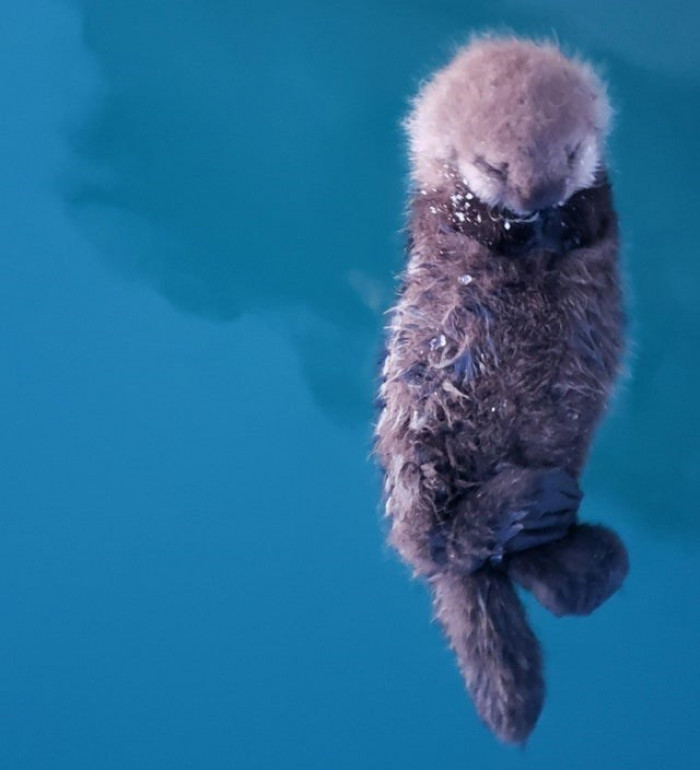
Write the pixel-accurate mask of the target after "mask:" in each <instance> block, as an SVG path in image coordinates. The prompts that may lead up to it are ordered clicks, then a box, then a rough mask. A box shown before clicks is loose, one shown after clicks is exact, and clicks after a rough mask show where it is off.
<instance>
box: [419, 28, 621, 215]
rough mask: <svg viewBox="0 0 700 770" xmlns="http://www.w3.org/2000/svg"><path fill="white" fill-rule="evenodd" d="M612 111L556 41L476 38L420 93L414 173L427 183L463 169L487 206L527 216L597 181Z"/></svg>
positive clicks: (595, 83) (591, 76) (436, 183)
mask: <svg viewBox="0 0 700 770" xmlns="http://www.w3.org/2000/svg"><path fill="white" fill-rule="evenodd" d="M609 117H610V107H609V104H608V101H607V98H606V95H605V88H604V86H603V84H602V82H601V81H600V80H599V79H598V78H597V76H596V75H595V73H594V72H593V71H592V70H591V69H590V68H589V67H588V66H587V65H585V64H583V63H580V62H576V61H574V60H571V59H567V58H566V57H565V56H564V55H563V54H562V53H561V52H560V51H559V50H558V49H557V48H555V47H554V46H549V45H536V44H534V43H530V42H527V41H522V40H512V39H483V40H477V41H476V42H474V43H472V44H471V45H469V46H468V47H467V48H465V49H463V50H462V52H460V53H459V54H458V56H457V57H456V58H455V59H454V60H453V61H452V63H451V64H449V65H448V66H447V67H446V68H445V69H443V70H441V71H440V72H438V73H437V74H436V75H435V77H434V78H433V79H432V80H431V81H430V82H429V83H428V84H427V85H426V86H425V87H424V88H423V89H422V91H421V93H420V94H419V95H418V97H417V99H416V102H415V107H414V111H413V113H412V114H411V116H410V117H409V119H408V121H407V123H406V126H407V129H408V131H409V137H410V141H411V155H412V161H413V175H414V178H415V179H416V180H417V181H418V183H419V184H421V185H422V186H426V187H440V186H442V185H444V184H445V183H446V179H449V177H450V176H455V175H457V176H458V177H460V178H462V179H464V181H465V183H466V184H467V185H468V186H469V187H470V188H471V190H472V191H473V192H474V194H475V195H477V196H478V197H479V198H480V199H481V200H482V201H484V202H485V203H487V204H488V205H491V206H494V207H502V208H506V209H509V210H510V211H512V212H514V213H515V214H517V215H520V216H527V215H529V214H531V213H533V212H534V211H536V210H538V209H542V208H546V207H549V206H554V205H557V204H560V203H564V202H565V201H566V200H567V199H568V198H569V197H570V196H571V195H572V194H573V193H575V192H576V191H578V190H580V189H582V188H585V187H589V186H590V185H591V184H593V181H594V178H595V174H596V171H597V170H598V168H599V167H600V166H601V164H602V162H603V146H604V141H605V135H606V133H607V128H608V122H609Z"/></svg>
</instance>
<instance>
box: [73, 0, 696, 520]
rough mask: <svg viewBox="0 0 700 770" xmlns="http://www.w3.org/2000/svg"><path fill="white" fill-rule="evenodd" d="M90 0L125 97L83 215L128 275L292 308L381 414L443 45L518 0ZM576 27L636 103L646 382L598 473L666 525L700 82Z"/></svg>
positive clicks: (98, 39) (679, 458) (686, 329)
mask: <svg viewBox="0 0 700 770" xmlns="http://www.w3.org/2000/svg"><path fill="white" fill-rule="evenodd" d="M78 5H79V7H80V9H81V12H82V14H83V17H84V21H85V27H84V35H85V41H86V44H87V46H88V47H89V49H90V50H91V52H92V53H93V54H94V56H95V58H96V61H97V64H98V67H99V69H100V72H101V75H102V78H103V85H104V90H105V96H104V100H103V104H102V107H101V109H100V110H99V111H98V113H97V114H96V115H95V116H94V118H93V119H92V120H91V121H90V122H89V123H88V124H87V125H86V126H85V127H84V129H83V130H82V131H81V132H80V133H79V135H77V136H76V139H75V141H76V150H77V154H78V156H79V157H80V159H81V161H83V163H82V165H81V167H80V172H79V173H77V172H76V174H75V175H74V178H73V180H72V185H71V189H70V193H69V199H70V205H71V210H72V213H73V215H74V217H75V218H76V219H77V221H79V222H80V223H81V225H82V226H83V227H84V228H85V229H86V231H88V232H90V233H91V236H92V237H93V238H94V239H95V241H96V242H97V243H98V244H99V245H100V247H101V249H102V251H103V253H105V254H106V255H108V256H109V258H110V259H111V260H112V261H113V262H114V263H115V264H116V265H118V267H119V269H120V270H122V271H123V272H125V273H126V274H128V275H130V276H132V277H135V278H137V279H139V280H143V281H146V282H147V283H148V284H150V285H151V286H152V287H153V288H154V289H156V290H157V291H159V292H161V293H162V294H163V295H164V296H165V297H167V299H168V300H169V301H170V302H171V303H173V304H174V305H175V306H176V307H178V308H181V309H182V310H184V311H187V312H190V313H195V314H199V315H203V316H206V317H208V318H212V319H220V320H229V319H235V318H236V317H238V316H239V314H240V313H241V312H243V311H247V310H261V309H263V310H271V311H273V312H274V313H275V314H277V316H278V317H279V313H280V312H281V313H282V317H283V319H284V324H285V326H286V328H287V329H288V330H289V332H290V333H291V335H292V336H293V338H294V339H295V340H296V343H297V346H298V349H299V352H300V359H301V361H302V365H303V369H304V372H305V376H306V378H307V381H308V382H309V383H310V387H311V389H312V391H313V393H314V396H315V398H316V400H317V402H318V403H320V404H321V405H322V406H323V407H324V408H326V409H327V410H328V411H330V412H331V413H332V414H333V415H334V416H336V417H337V418H341V419H343V420H353V421H355V420H367V419H369V417H370V414H371V408H370V404H371V397H372V390H373V374H374V366H375V360H376V354H377V352H378V350H377V348H378V340H379V338H380V327H381V324H382V316H381V310H382V309H383V308H384V307H386V306H387V304H388V303H389V302H390V301H391V297H392V295H393V292H394V289H395V283H394V280H393V274H395V273H396V272H397V270H398V268H399V264H400V259H401V257H400V252H401V241H402V236H401V235H400V232H399V231H400V227H401V216H402V207H403V183H404V179H403V174H404V169H405V165H403V159H402V154H403V146H402V142H401V136H400V132H399V129H398V123H399V119H400V116H401V115H402V114H403V112H404V111H405V104H406V102H405V99H406V98H407V96H408V95H409V94H410V93H412V92H413V90H414V88H415V85H416V78H417V76H419V75H420V74H422V73H425V72H427V71H429V70H430V69H432V68H433V67H434V66H435V64H436V63H438V61H440V51H437V50H436V47H437V46H436V41H437V40H442V41H445V42H446V43H447V44H449V43H451V42H452V41H454V40H456V39H458V36H457V35H456V34H455V29H464V30H466V29H469V28H479V27H485V26H488V25H490V24H494V23H496V24H498V23H499V19H498V18H497V17H496V12H495V10H494V8H496V7H497V4H491V5H487V4H485V3H484V4H477V8H476V9H474V8H470V10H469V14H468V18H467V13H466V11H464V10H460V9H461V5H460V9H458V8H457V7H456V6H455V4H453V3H441V4H437V5H435V6H433V5H431V6H430V7H428V6H427V5H426V4H424V3H421V2H414V3H410V4H401V6H400V7H401V13H400V14H399V13H398V12H397V8H398V6H397V5H394V4H391V3H386V4H383V7H382V8H377V7H376V4H367V7H364V8H359V9H358V7H357V4H352V5H351V4H348V5H347V8H346V9H345V10H346V11H347V12H342V9H338V8H337V7H334V8H330V7H329V6H327V4H324V3H320V2H314V1H313V0H306V1H305V2H294V3H291V2H281V3H280V2H277V3H271V2H267V3H265V2H263V3H259V4H256V6H255V10H254V11H252V10H242V9H241V8H240V7H238V5H237V4H222V3H220V2H215V0H204V1H203V2H200V3H197V4H184V3H178V4H167V12H165V10H164V9H165V5H164V4H161V3H142V2H136V1H135V0H124V2H121V3H119V4H114V3H107V2H100V1H99V0H79V2H78ZM505 5H506V6H509V5H511V4H505ZM436 9H442V10H444V11H445V13H444V14H442V12H441V11H439V10H436ZM530 15H531V14H530ZM510 18H511V20H512V23H513V24H514V25H515V26H516V27H517V28H519V29H520V30H521V31H526V32H527V31H530V32H537V33H539V32H542V31H544V32H548V31H549V23H550V20H549V17H546V15H545V14H544V13H543V14H542V17H541V18H540V19H539V20H538V22H537V25H536V26H534V25H533V24H532V23H530V22H528V23H523V24H520V25H518V24H517V21H518V19H517V17H514V16H513V15H512V14H511V16H510ZM579 34H580V33H579ZM406 40H411V46H406V45H405V41H406ZM569 42H570V43H571V44H572V45H574V46H575V45H577V44H578V45H580V46H581V47H582V48H587V50H588V51H590V52H591V55H592V57H593V58H594V59H596V58H598V59H602V60H604V61H606V63H607V65H608V73H607V74H608V75H609V79H610V81H611V83H612V91H613V99H614V101H615V102H616V103H617V104H618V105H619V107H620V118H619V125H618V127H617V132H616V134H615V135H614V138H613V146H612V157H613V164H612V165H613V178H614V180H615V184H616V191H617V200H618V205H619V208H620V211H621V215H622V222H623V235H624V240H625V244H626V259H627V263H628V273H629V276H630V284H631V288H632V290H633V297H634V299H633V302H632V305H631V311H632V312H631V315H632V327H633V331H634V339H635V345H634V356H633V357H632V361H633V372H634V378H633V379H632V380H631V381H630V382H628V383H627V384H626V385H625V386H624V387H623V388H622V389H621V396H620V398H619V399H618V405H617V408H616V410H615V413H614V415H613V417H612V418H611V420H610V421H609V422H608V423H606V425H605V427H604V429H603V432H602V435H601V439H600V440H599V442H598V445H597V447H596V449H595V451H594V453H593V456H592V463H591V469H592V473H594V474H595V478H596V479H597V480H599V481H601V482H604V483H605V485H606V487H607V489H608V491H611V492H614V493H615V494H616V495H617V496H618V497H619V499H625V500H626V501H627V502H628V503H629V504H631V505H632V506H635V507H636V508H637V509H639V510H642V511H645V512H646V515H647V516H648V518H649V519H650V520H651V521H655V522H657V523H658V525H659V526H662V527H664V528H671V529H673V528H675V527H677V526H680V525H683V526H687V525H689V524H690V522H692V521H695V517H694V515H693V513H692V509H693V500H694V497H693V495H692V492H693V487H694V483H695V481H696V479H697V475H698V474H697V471H696V468H697V461H698V459H700V458H698V457H697V456H696V455H698V454H699V452H698V450H697V449H696V448H695V442H694V441H693V440H692V439H693V436H694V435H695V433H696V432H697V429H698V426H699V424H700V410H699V409H698V402H697V399H696V398H694V382H695V380H696V379H697V377H694V376H693V375H694V374H700V371H698V369H697V367H698V366H699V365H698V364H697V363H695V362H694V350H695V343H696V337H697V329H698V328H699V327H698V321H699V320H700V319H698V313H699V312H700V311H699V310H698V305H697V303H696V301H695V297H694V292H695V287H696V286H697V285H698V284H697V281H694V280H693V278H694V277H695V274H696V273H697V271H698V269H700V268H699V267H698V263H697V260H695V259H694V252H695V250H696V249H695V244H694V243H693V239H694V234H693V229H692V228H691V227H689V226H687V225H688V223H689V222H692V221H693V203H694V201H695V200H696V197H697V196H696V192H695V180H696V179H697V178H698V171H699V170H700V169H698V161H697V157H698V156H697V153H695V152H694V142H695V139H694V132H695V127H694V115H696V114H697V113H698V110H699V109H700V90H699V89H698V84H697V83H696V82H692V81H684V80H682V79H680V78H676V79H668V78H667V76H664V75H663V74H658V73H654V72H646V71H645V72H642V70H641V69H639V68H638V67H639V65H638V63H635V64H631V63H630V62H625V61H621V60H618V59H616V58H615V57H616V55H617V54H616V53H615V52H614V51H613V52H611V51H598V52H596V50H595V49H594V48H592V46H591V44H590V42H588V41H586V40H585V39H584V40H576V39H574V38H573V37H572V39H571V40H570V41H569ZM447 48H448V45H445V53H446V52H447ZM596 54H597V55H596ZM638 58H639V57H638V56H637V57H636V59H637V60H638ZM640 83H643V87H641V86H640ZM684 148H686V151H685V152H684V151H683V149H684ZM86 169H88V171H86ZM671 250H672V253H669V252H670V251H671ZM595 514H596V512H595V511H590V512H587V515H589V516H595Z"/></svg>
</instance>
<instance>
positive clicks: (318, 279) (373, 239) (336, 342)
mask: <svg viewBox="0 0 700 770" xmlns="http://www.w3.org/2000/svg"><path fill="white" fill-rule="evenodd" d="M611 6H612V7H611ZM0 8H1V10H2V15H1V16H2V22H1V23H0V60H1V62H2V72H3V73H4V74H3V77H2V78H1V79H0V106H1V112H0V115H1V117H0V175H1V176H0V178H1V179H2V184H1V185H0V196H2V200H1V201H0V232H1V233H2V250H1V252H0V350H1V351H2V360H3V366H2V378H0V412H1V422H0V424H1V425H2V439H3V440H2V442H0V452H1V456H0V476H1V477H0V496H1V499H2V511H3V513H2V517H1V519H0V522H1V523H2V525H1V529H0V600H1V610H0V766H1V767H2V768H5V769H7V770H15V769H18V768H22V769H24V768H27V769H31V770H39V769H41V770H43V769H44V768H47V769H48V768H70V770H81V769H82V768H86V769H88V768H89V769H90V770H98V769H99V770H102V769H103V768H115V769H117V768H119V770H122V769H123V768H144V769H148V770H154V769H155V768H168V769H176V768H197V769H198V770H210V769H211V770H214V769H215V768H246V769H247V768H303V769H305V770H306V769H311V768H322V769H325V768H329V769H330V768H332V769H333V770H343V769H344V768H347V769H348V770H350V769H352V770H357V769H358V768H363V769H364V768H367V769H368V770H371V769H372V768H382V770H386V768H402V769H405V770H408V769H409V768H466V767H477V766H478V767H480V768H489V769H491V768H537V769H538V770H546V768H567V770H577V769H578V768H590V767H596V768H600V770H603V769H604V768H619V767H624V768H632V769H636V768H650V767H663V768H668V769H670V770H673V769H675V768H681V767H683V768H686V767H689V766H692V765H693V762H694V758H695V757H696V756H697V754H698V751H700V731H698V729H697V728H698V723H699V722H700V719H699V717H700V713H699V706H700V668H699V666H698V657H697V651H698V649H699V648H700V614H699V613H698V610H699V603H700V602H699V600H700V581H699V580H698V568H699V567H700V561H699V559H698V545H699V543H698V540H699V535H700V519H699V518H698V516H697V512H696V508H697V497H698V496H697V485H698V480H699V479H698V466H699V465H700V443H699V442H698V439H697V435H698V430H699V429H700V407H699V399H698V396H697V382H698V378H699V376H700V363H699V360H700V359H699V358H698V342H699V341H700V340H699V337H700V334H699V331H700V325H699V323H698V321H699V320H700V319H699V316H700V303H698V301H697V290H698V285H699V282H700V259H698V249H697V245H696V243H697V233H698V227H697V225H698V214H697V211H698V195H697V179H698V177H699V175H700V167H699V163H700V161H699V158H700V154H699V153H698V144H697V135H698V131H697V126H698V120H699V117H700V48H699V47H698V46H697V41H696V37H697V27H698V23H700V9H699V8H698V6H697V5H694V4H691V3H687V2H681V0H667V2H665V3H664V4H663V9H661V8H660V6H659V4H658V3H652V2H649V1H648V0H645V1H644V2H637V3H634V4H626V3H617V4H610V3H606V2H603V0H589V2H587V3H586V4H581V3H578V2H577V3H574V2H561V1H560V0H558V1H556V2H555V0H530V1H529V2H528V1H527V0H520V1H518V2H516V0H489V2H485V1H484V2H466V0H459V1H457V0H384V1H383V2H380V1H379V0H337V2H332V3H329V2H324V1H323V0H296V1H295V2H291V1H290V0H275V1H274V2H272V1H271V0H259V1H258V2H256V3H236V2H232V1H226V0H191V2H183V1H182V0H119V2H107V1H106V0H63V1H62V2H58V1H56V2H51V1H50V0H22V2H19V1H17V2H11V0H4V1H3V3H2V5H1V6H0ZM661 10H663V16H660V12H661ZM488 28H497V29H505V28H510V29H512V30H515V31H516V32H518V33H523V34H534V35H552V34H556V36H557V37H558V38H559V39H560V41H561V43H562V44H563V45H564V46H565V48H566V49H567V50H569V51H578V52H580V53H581V54H582V55H584V56H585V57H586V58H589V59H591V60H592V61H593V62H595V63H596V64H597V65H599V66H600V67H601V69H602V71H603V73H604V74H605V76H606V77H607V78H608V79H609V81H610V85H611V94H612V98H613V101H614V103H615V104H616V106H617V108H618V117H617V120H616V128H615V132H614V135H613V137H612V140H611V146H610V157H611V169H612V176H613V179H614V184H615V189H616V196H617V203H618V208H619V211H620V215H621V219H622V226H623V235H624V254H623V259H624V264H625V270H626V275H627V284H628V290H629V307H630V315H631V318H632V353H631V355H630V359H629V364H630V366H629V368H630V371H631V375H630V376H628V377H627V378H626V380H625V382H624V383H623V384H622V385H621V387H620V389H619V393H618V396H617V399H616V402H615V406H614V409H613V413H612V415H611V417H610V418H609V420H608V421H607V422H606V423H605V426H604V427H603V429H602V430H601V432H600V434H599V437H598V440H597V443H596V445H595V448H594V453H593V456H592V458H591V462H590V464H589V467H588V470H587V473H586V477H585V480H584V485H585V490H586V498H585V502H584V505H583V516H584V517H585V518H587V519H589V520H599V521H604V522H606V523H609V524H610V525H612V526H614V527H615V528H616V529H618V531H619V532H620V533H621V534H622V535H623V536H624V537H625V540H626V542H627V543H628V546H629V549H630V553H631V559H632V572H631V575H630V577H629V580H628V582H627V583H626V585H625V587H624V588H623V590H622V591H621V592H620V594H619V595H617V596H616V597H614V598H613V599H612V600H611V601H610V602H609V603H608V604H607V605H606V606H605V607H603V608H602V609H601V610H600V611H599V612H598V613H596V614H595V615H594V616H592V617H591V618H589V619H583V620H581V619H564V620H556V619H554V618H552V617H550V616H548V615H547V614H546V613H545V612H544V611H543V610H541V609H540V608H538V607H536V606H534V605H532V603H528V607H529V609H530V614H531V618H532V622H533V624H534V626H535V627H536V629H537V632H538V634H539V635H540V637H541V639H542V641H543V644H544V646H545V650H546V656H547V676H548V685H549V694H548V700H547V704H546V708H545V711H544V713H543V715H542V718H541V721H540V724H539V726H538V729H537V731H536V732H535V733H534V735H533V737H532V739H531V740H530V742H529V744H528V746H527V748H526V749H525V750H522V751H521V750H518V749H510V748H506V747H503V746H500V745H498V744H497V743H496V742H495V740H494V739H493V738H492V737H491V736H490V735H489V734H488V733H487V732H486V730H485V729H484V728H483V727H482V726H481V725H480V723H479V722H478V720H477V719H476V717H475V715H474V713H473V710H472V707H471V705H470V703H469V702H468V700H467V698H466V696H465V695H464V693H463V689H462V684H461V681H460V679H459V676H458V674H457V671H456V668H455V664H454V661H453V659H452V656H451V655H450V653H449V652H448V650H447V649H446V645H445V643H444V642H443V640H442V638H441V636H440V633H439V630H438V628H437V627H436V625H435V624H434V623H431V622H430V606H429V601H428V596H427V593H426V591H425V589H424V587H423V586H422V585H421V584H420V583H418V582H415V581H411V580H409V575H408V571H407V570H406V568H405V567H404V566H403V565H401V564H400V563H399V562H398V560H397V559H396V558H395V556H394V555H393V554H392V553H391V552H389V550H388V549H387V548H386V547H385V546H384V545H383V534H382V533H383V523H382V521H381V512H380V508H379V503H378V500H379V476H378V472H377V471H376V469H375V468H374V467H373V465H372V463H371V461H370V458H369V453H370V448H371V438H370V437H371V422H372V419H373V407H372V398H373V391H374V387H375V382H374V376H375V365H376V364H375V362H376V360H377V357H378V354H379V348H380V344H381V335H382V332H381V329H382V325H383V316H382V312H383V311H384V310H385V309H386V308H387V307H388V306H389V304H390V303H391V300H392V296H393V294H394V292H395V289H396V281H395V275H396V274H397V273H398V271H399V270H400V266H401V262H402V243H403V237H404V236H403V234H402V232H401V228H402V226H403V211H404V204H405V199H404V193H405V182H406V171H407V166H406V160H405V147H404V141H403V137H402V135H401V131H400V128H399V121H400V119H401V117H402V115H404V114H405V111H406V108H407V104H408V99H409V98H410V96H411V95H412V94H413V93H414V92H415V90H416V88H417V86H418V83H419V82H420V79H421V78H422V77H425V76H426V75H428V74H429V73H430V72H431V71H432V70H433V69H434V68H435V67H436V66H439V65H440V64H442V63H443V62H445V61H446V59H447V58H448V57H449V56H450V52H451V51H452V50H453V47H454V46H455V45H457V44H458V43H460V42H461V41H463V40H464V39H466V36H467V35H468V33H469V32H470V31H471V30H483V29H488Z"/></svg>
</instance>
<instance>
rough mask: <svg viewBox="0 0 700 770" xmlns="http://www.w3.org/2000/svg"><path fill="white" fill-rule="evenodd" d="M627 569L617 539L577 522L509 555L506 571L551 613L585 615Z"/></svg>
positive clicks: (612, 590)
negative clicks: (557, 536)
mask: <svg viewBox="0 0 700 770" xmlns="http://www.w3.org/2000/svg"><path fill="white" fill-rule="evenodd" d="M628 571H629V559H628V556H627V551H626V550H625V547H624V545H623V544H622V541H621V540H620V538H619V537H618V536H617V535H616V534H615V533H614V532H612V531H611V530H609V529H606V528H605V527H601V526H594V525H590V524H580V525H578V526H575V527H573V529H572V530H571V532H570V533H569V534H568V535H567V536H566V537H565V538H563V539H562V540H559V541H558V542H556V543H550V544H548V545H544V546H542V547H540V548H537V549H536V550H534V551H528V552H527V553H519V554H513V555H512V556H511V557H510V558H509V559H508V574H509V575H510V576H511V577H512V578H513V579H514V580H516V581H517V582H518V583H519V584H520V585H521V586H522V587H523V588H525V589H527V590H528V591H530V592H531V593H532V594H533V596H534V597H535V598H536V599H537V601H538V602H539V603H540V604H542V605H543V606H544V607H546V608H547V609H548V610H549V611H550V612H552V613H553V614H554V615H557V616H559V617H561V616H562V615H589V614H590V613H591V612H593V610H595V609H597V608H598V607H599V606H600V605H601V604H603V602H604V601H606V600H607V599H609V598H610V596H612V594H614V593H615V591H617V589H618V588H619V587H620V586H621V585H622V583H623V582H624V580H625V577H626V576H627V573H628Z"/></svg>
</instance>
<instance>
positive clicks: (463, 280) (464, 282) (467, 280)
mask: <svg viewBox="0 0 700 770" xmlns="http://www.w3.org/2000/svg"><path fill="white" fill-rule="evenodd" d="M473 280H474V279H473V278H472V277H471V275H469V274H467V273H465V274H464V275H460V276H459V282H460V283H461V284H462V285H463V286H467V285H468V284H470V283H471V282H472V281H473Z"/></svg>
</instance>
